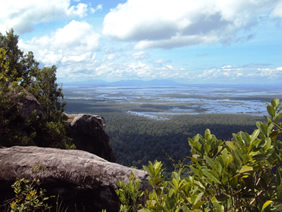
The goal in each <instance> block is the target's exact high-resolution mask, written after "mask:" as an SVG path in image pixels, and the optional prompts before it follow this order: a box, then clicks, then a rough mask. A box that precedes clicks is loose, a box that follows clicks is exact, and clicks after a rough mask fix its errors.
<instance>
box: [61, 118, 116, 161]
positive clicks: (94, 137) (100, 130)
mask: <svg viewBox="0 0 282 212" xmlns="http://www.w3.org/2000/svg"><path fill="white" fill-rule="evenodd" d="M66 115H67V117H68V121H67V123H66V129H67V136H69V137H70V138H72V139H73V143H74V144H75V145H76V148H77V149H80V150H85V151H87V152H90V153H93V154H95V155H98V156H100V157H102V158H104V159H106V160H108V161H111V162H115V157H114V154H113V150H112V147H111V146H110V137H109V135H108V134H107V133H106V131H105V120H104V118H103V117H101V116H97V115H88V114H66Z"/></svg>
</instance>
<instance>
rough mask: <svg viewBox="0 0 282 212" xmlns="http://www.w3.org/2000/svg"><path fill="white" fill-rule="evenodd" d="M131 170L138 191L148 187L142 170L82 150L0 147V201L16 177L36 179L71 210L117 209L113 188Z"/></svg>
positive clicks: (117, 201) (116, 198)
mask: <svg viewBox="0 0 282 212" xmlns="http://www.w3.org/2000/svg"><path fill="white" fill-rule="evenodd" d="M39 165H40V166H41V167H42V168H41V169H39V170H38V171H36V172H34V167H36V166H39ZM131 172H133V173H134V175H135V176H136V178H137V179H138V180H140V181H141V189H142V190H145V189H149V188H150V186H149V184H148V181H147V173H146V172H144V171H141V170H137V169H132V168H128V167H124V166H122V165H119V164H116V163H111V162H108V161H106V160H104V159H102V158H100V157H98V156H96V155H94V154H91V153H88V152H85V151H81V150H61V149H52V148H40V147H19V146H14V147H10V148H1V149H0V191H1V194H0V200H1V201H3V198H7V196H9V194H8V193H9V192H11V185H12V184H13V183H14V182H15V181H16V179H18V178H23V177H24V178H27V179H33V178H38V179H40V180H41V186H42V187H43V188H45V189H46V190H47V191H48V192H49V193H50V194H56V195H57V194H59V195H60V197H61V198H62V199H63V204H66V205H68V206H69V210H68V211H75V208H76V209H77V210H78V211H100V210H101V209H107V211H118V210H119V200H118V197H117V196H116V194H115V191H114V190H115V189H116V188H117V182H118V180H122V181H124V182H127V181H128V178H129V177H130V175H131ZM10 195H11V194H10ZM0 205H2V202H0ZM0 211H1V208H0Z"/></svg>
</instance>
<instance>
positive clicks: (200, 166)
mask: <svg viewBox="0 0 282 212" xmlns="http://www.w3.org/2000/svg"><path fill="white" fill-rule="evenodd" d="M281 105H282V103H281V102H280V101H279V99H275V100H272V101H271V104H269V103H267V111H268V113H269V117H266V118H267V122H266V124H263V123H262V122H260V121H258V122H257V129H256V130H254V131H253V133H251V134H248V133H246V132H242V131H240V132H238V133H237V134H235V133H234V134H233V139H232V141H222V140H219V139H217V138H216V137H215V135H213V134H211V132H210V130H209V129H207V130H206V131H205V134H204V136H202V135H200V134H197V135H196V136H194V137H193V138H189V139H188V143H189V145H190V147H191V157H189V158H190V159H191V164H190V165H186V166H184V169H186V168H189V169H190V173H191V174H190V176H186V177H183V176H182V174H181V173H182V171H183V168H180V169H179V170H175V171H174V172H172V177H171V180H170V181H165V180H164V178H163V176H162V172H163V169H162V163H160V162H158V161H156V162H155V163H154V164H153V163H151V162H149V165H148V166H144V170H145V171H147V172H148V174H149V176H150V177H149V182H150V184H151V186H152V191H151V192H147V196H146V198H147V201H146V204H145V205H144V206H143V207H142V209H139V210H136V211H171V212H172V211H281V210H282V178H281V176H282V154H281V153H282V152H281V141H280V140H279V135H280V133H281V132H282V123H281V121H280V118H281V117H282V114H281V111H282V110H281ZM128 185H129V187H132V184H128ZM127 190H128V191H132V190H131V189H130V188H128V189H127ZM129 196H130V194H129ZM127 204H129V203H128V202H127Z"/></svg>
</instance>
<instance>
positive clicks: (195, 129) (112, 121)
mask: <svg viewBox="0 0 282 212" xmlns="http://www.w3.org/2000/svg"><path fill="white" fill-rule="evenodd" d="M101 115H103V116H104V117H105V119H106V131H107V132H108V133H109V135H110V137H111V144H112V147H113V149H114V154H115V156H116V158H117V162H118V163H121V164H123V165H127V166H137V167H138V168H142V165H144V164H148V161H154V160H156V159H157V160H159V161H162V162H163V163H164V165H165V167H167V168H169V170H171V169H172V161H170V160H169V157H171V159H173V160H175V162H177V161H178V160H182V159H184V158H185V157H186V156H187V155H189V152H190V148H189V145H188V138H191V137H193V136H195V135H196V134H198V133H204V131H205V129H207V128H209V129H210V130H211V131H212V133H214V134H216V135H217V137H218V138H219V139H223V140H228V139H230V138H232V133H233V132H239V131H241V130H244V131H246V132H249V133H250V132H252V131H253V130H254V129H255V123H256V121H258V120H262V119H263V118H262V117H253V116H248V115H230V114H208V115H182V116H173V117H172V118H171V119H169V120H154V119H150V118H146V117H140V116H134V115H130V114H126V113H105V114H103V113H102V114H101ZM168 156H169V157H168Z"/></svg>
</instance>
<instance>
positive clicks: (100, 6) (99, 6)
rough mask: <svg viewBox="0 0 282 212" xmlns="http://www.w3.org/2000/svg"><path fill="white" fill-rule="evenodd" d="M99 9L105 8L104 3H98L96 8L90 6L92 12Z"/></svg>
mask: <svg viewBox="0 0 282 212" xmlns="http://www.w3.org/2000/svg"><path fill="white" fill-rule="evenodd" d="M98 10H103V5H102V4H98V5H97V6H96V8H93V7H90V12H91V13H95V12H96V11H98Z"/></svg>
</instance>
